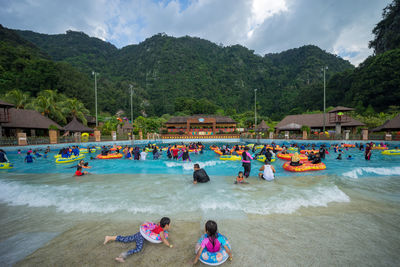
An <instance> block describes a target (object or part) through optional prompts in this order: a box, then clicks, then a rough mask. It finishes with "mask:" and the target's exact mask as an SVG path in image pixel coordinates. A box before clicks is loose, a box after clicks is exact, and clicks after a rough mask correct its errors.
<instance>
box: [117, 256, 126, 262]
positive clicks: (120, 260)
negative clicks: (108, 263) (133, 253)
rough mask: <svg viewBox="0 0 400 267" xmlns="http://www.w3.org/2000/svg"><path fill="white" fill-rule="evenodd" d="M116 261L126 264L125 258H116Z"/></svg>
mask: <svg viewBox="0 0 400 267" xmlns="http://www.w3.org/2000/svg"><path fill="white" fill-rule="evenodd" d="M115 260H116V261H118V262H125V260H124V258H122V257H116V258H115Z"/></svg>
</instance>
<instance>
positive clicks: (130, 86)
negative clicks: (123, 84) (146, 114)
mask: <svg viewBox="0 0 400 267" xmlns="http://www.w3.org/2000/svg"><path fill="white" fill-rule="evenodd" d="M132 87H133V86H132V84H130V85H129V88H130V89H131V123H132V124H133V104H132V95H133V91H132Z"/></svg>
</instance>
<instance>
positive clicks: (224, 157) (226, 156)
mask: <svg viewBox="0 0 400 267" xmlns="http://www.w3.org/2000/svg"><path fill="white" fill-rule="evenodd" d="M219 159H220V160H241V159H242V157H241V156H235V155H221V156H220V157H219Z"/></svg>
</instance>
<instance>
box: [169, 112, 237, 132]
mask: <svg viewBox="0 0 400 267" xmlns="http://www.w3.org/2000/svg"><path fill="white" fill-rule="evenodd" d="M236 126H237V123H236V121H234V120H233V119H232V118H230V117H226V116H218V115H193V116H178V117H172V118H171V119H169V120H168V121H167V122H166V123H165V128H166V129H164V132H165V130H166V133H165V134H169V135H173V134H179V135H187V136H203V137H207V136H214V135H216V134H234V133H236ZM165 134H164V135H165Z"/></svg>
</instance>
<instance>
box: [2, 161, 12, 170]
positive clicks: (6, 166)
mask: <svg viewBox="0 0 400 267" xmlns="http://www.w3.org/2000/svg"><path fill="white" fill-rule="evenodd" d="M13 167H14V165H13V164H12V163H10V162H1V163H0V169H3V170H5V169H12V168H13Z"/></svg>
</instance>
